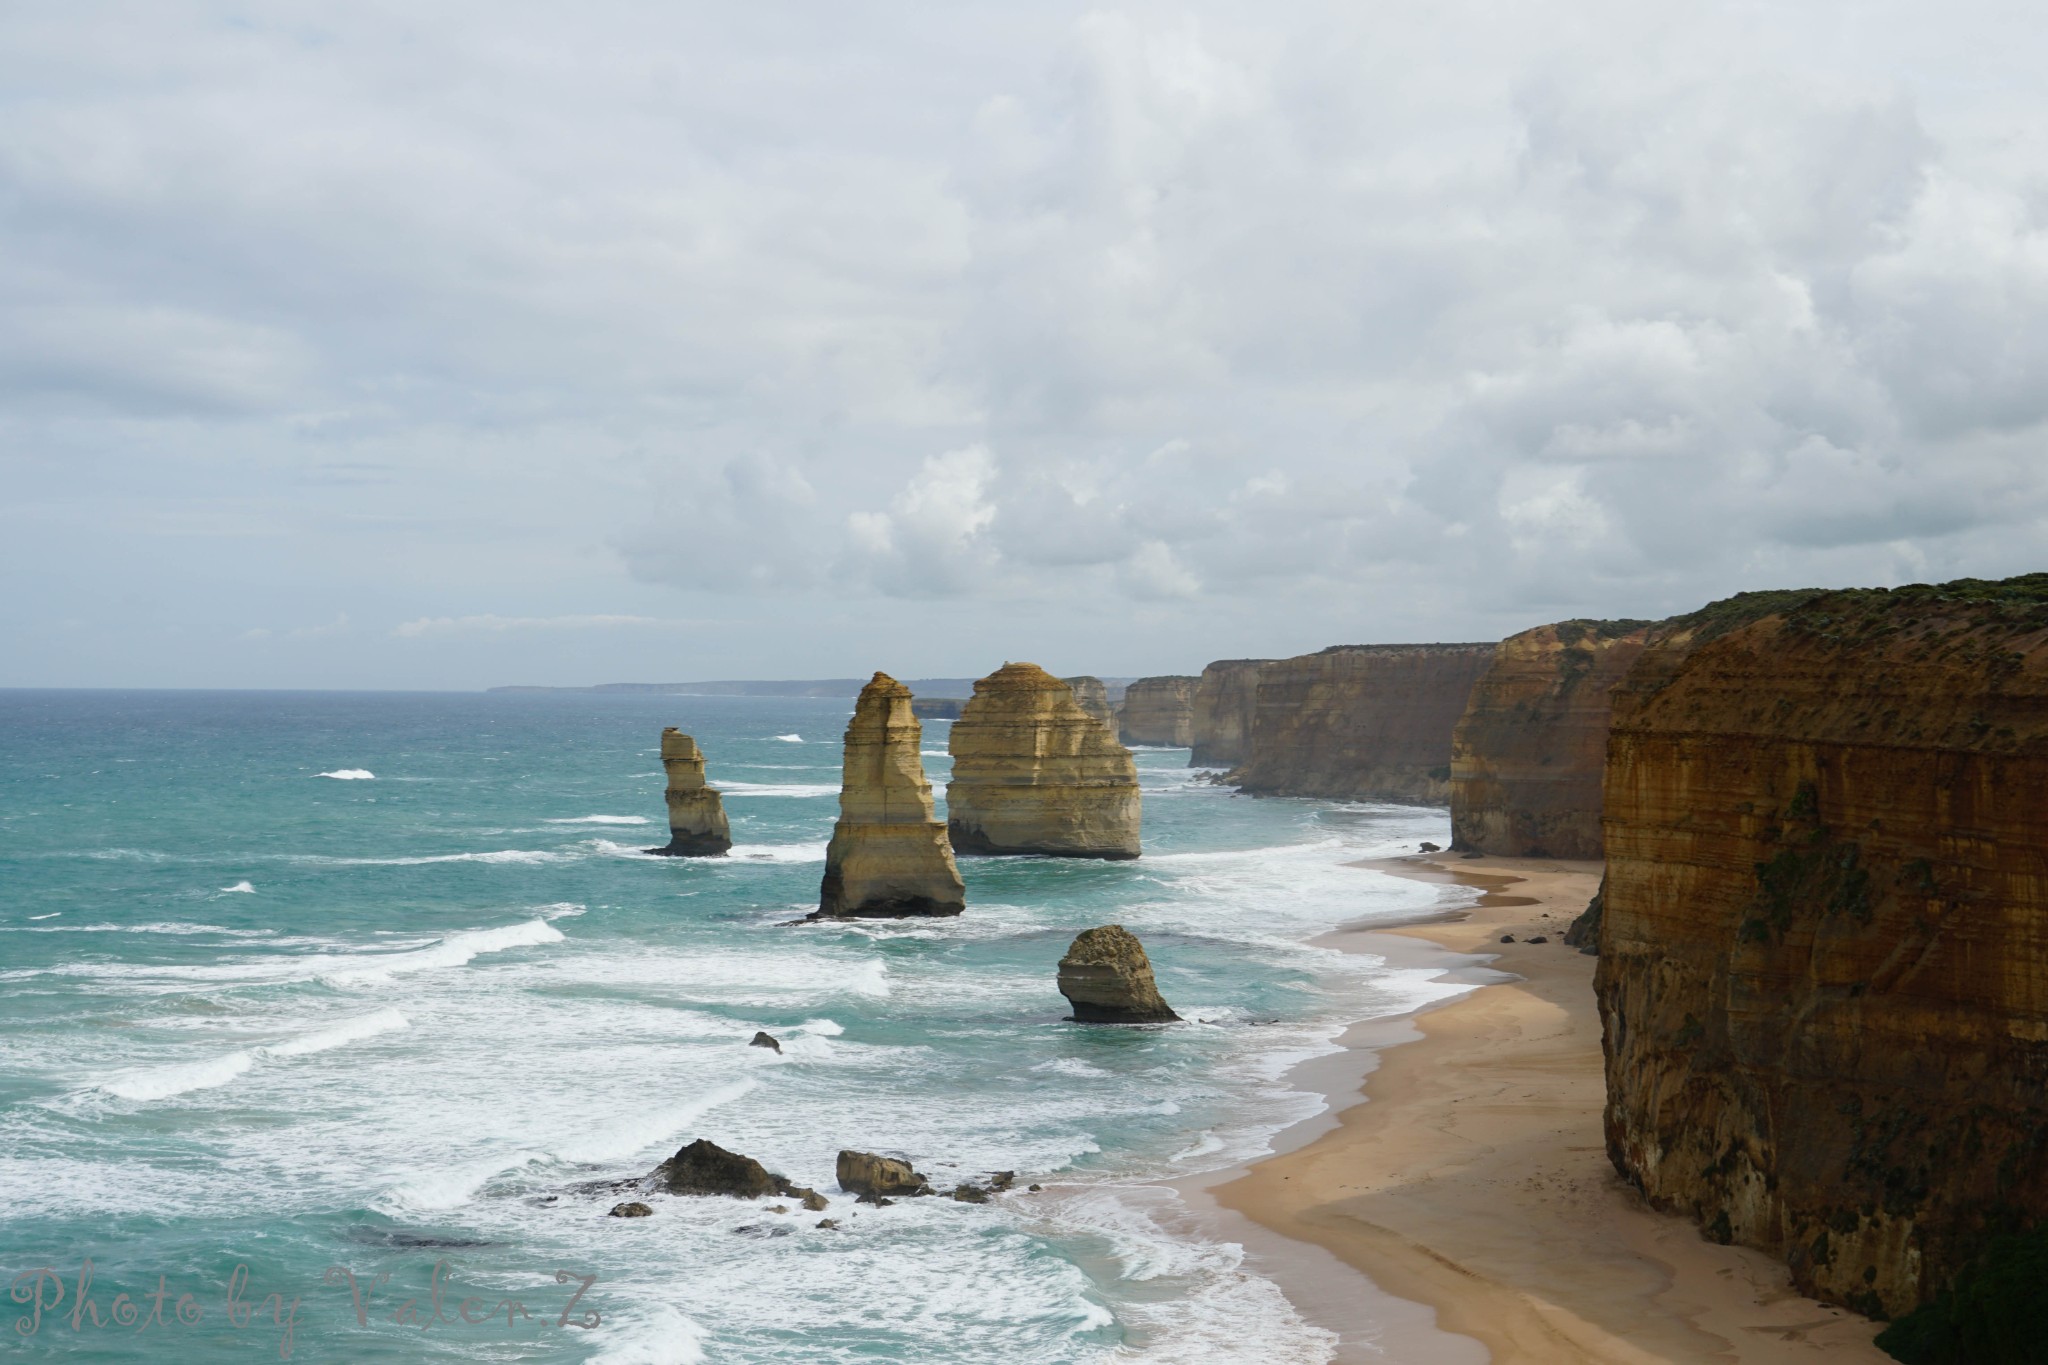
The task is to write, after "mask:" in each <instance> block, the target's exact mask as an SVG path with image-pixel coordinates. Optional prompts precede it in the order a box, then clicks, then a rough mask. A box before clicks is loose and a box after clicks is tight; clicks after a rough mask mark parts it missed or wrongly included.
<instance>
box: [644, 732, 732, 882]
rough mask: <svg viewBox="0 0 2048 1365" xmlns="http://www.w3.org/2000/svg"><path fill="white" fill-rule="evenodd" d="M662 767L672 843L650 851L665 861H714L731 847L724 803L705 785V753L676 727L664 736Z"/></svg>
mask: <svg viewBox="0 0 2048 1365" xmlns="http://www.w3.org/2000/svg"><path fill="white" fill-rule="evenodd" d="M661 766H662V768H663V769H664V770H665V771H666V772H667V773H668V790H667V791H666V792H664V793H663V796H664V798H665V800H666V801H667V803H668V833H669V840H668V843H667V844H666V845H664V846H663V847H661V848H650V849H648V850H647V851H648V852H649V853H658V854H660V855H661V856H663V857H666V858H715V857H717V856H718V855H719V854H721V853H724V852H725V851H726V850H727V849H729V848H731V847H732V832H731V830H730V829H729V828H728V827H727V825H726V820H725V800H724V798H723V797H721V796H720V795H719V793H718V792H717V791H715V790H713V789H712V788H710V787H707V786H706V785H704V752H703V750H701V749H699V748H698V747H697V741H696V740H694V739H692V738H690V736H688V735H686V734H684V733H683V732H682V731H681V730H678V729H676V728H675V727H674V726H673V725H671V726H669V727H668V728H667V729H666V730H663V731H662V732H661Z"/></svg>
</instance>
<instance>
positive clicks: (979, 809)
mask: <svg viewBox="0 0 2048 1365" xmlns="http://www.w3.org/2000/svg"><path fill="white" fill-rule="evenodd" d="M946 743H947V748H948V750H949V751H950V752H951V753H952V755H953V777H952V781H951V782H949V783H948V784H947V786H946V812H947V829H948V831H949V833H950V834H951V837H952V842H953V847H954V849H955V850H956V851H958V852H961V853H1044V854H1051V855H1053V856H1055V857H1061V858H1135V857H1137V856H1138V840H1139V822H1140V805H1139V796H1138V769H1137V765H1136V764H1135V763H1133V762H1132V761H1131V751H1130V750H1128V749H1126V748H1124V746H1123V745H1121V744H1119V743H1117V741H1116V737H1115V736H1114V735H1112V734H1110V732H1109V731H1108V729H1107V728H1105V727H1104V726H1102V725H1101V724H1099V723H1098V722H1097V721H1096V720H1095V718H1094V717H1093V716H1091V715H1089V714H1088V713H1087V712H1086V711H1084V710H1082V709H1081V706H1080V703H1079V702H1078V701H1077V700H1076V698H1075V696H1074V694H1073V692H1072V691H1071V690H1070V689H1069V687H1068V686H1067V684H1066V683H1064V682H1062V681H1061V680H1060V679H1058V678H1055V677H1053V676H1052V675H1051V674H1050V673H1047V672H1046V671H1045V670H1044V669H1042V668H1040V667H1039V666H1038V665H1037V664H1022V663H1012V664H1004V665H1003V666H1002V667H1001V668H999V669H997V670H996V671H995V672H993V673H991V674H989V675H988V676H987V677H986V678H983V679H982V680H981V681H980V682H977V683H976V684H975V685H974V696H973V697H971V698H970V699H969V700H968V702H967V705H966V706H964V707H962V708H961V711H960V719H959V720H957V721H955V722H954V723H953V729H952V733H951V734H950V735H948V737H947V741H946Z"/></svg>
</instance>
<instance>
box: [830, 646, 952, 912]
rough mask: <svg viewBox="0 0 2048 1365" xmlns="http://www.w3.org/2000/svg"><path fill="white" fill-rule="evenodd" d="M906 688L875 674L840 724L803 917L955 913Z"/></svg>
mask: <svg viewBox="0 0 2048 1365" xmlns="http://www.w3.org/2000/svg"><path fill="white" fill-rule="evenodd" d="M923 741H924V730H923V727H922V726H920V725H919V724H918V723H917V717H916V716H914V715H912V714H911V711H910V689H909V688H907V687H905V686H904V685H903V684H902V683H900V682H897V681H896V680H895V679H894V678H892V677H890V676H889V675H888V674H886V673H877V674H875V676H874V678H873V679H872V680H871V681H870V682H869V683H868V685H867V686H866V687H864V688H862V689H861V693H860V700H859V702H858V703H856V704H855V706H854V711H853V719H852V720H851V721H850V722H848V724H847V726H846V757H845V769H844V774H845V775H844V777H843V778H842V780H841V782H840V788H839V823H838V824H837V825H835V826H833V829H832V842H831V843H830V845H828V846H827V848H826V850H825V879H824V881H823V883H822V884H821V885H820V886H819V888H818V909H817V911H816V912H815V913H813V914H812V915H810V916H809V918H811V919H842V918H893V917H901V916H909V915H957V914H959V913H960V912H961V911H962V910H964V909H966V908H967V888H966V885H965V884H964V883H963V882H962V881H961V880H960V869H959V867H958V866H957V865H956V864H955V863H954V862H953V849H952V846H951V845H950V844H949V843H948V842H947V841H946V827H945V826H944V825H942V824H940V823H939V820H938V815H937V812H936V809H935V807H934V806H933V804H932V788H931V783H929V782H927V781H926V780H925V776H924V760H923V759H922V758H920V757H919V754H918V748H919V746H920V745H921V744H922V743H923Z"/></svg>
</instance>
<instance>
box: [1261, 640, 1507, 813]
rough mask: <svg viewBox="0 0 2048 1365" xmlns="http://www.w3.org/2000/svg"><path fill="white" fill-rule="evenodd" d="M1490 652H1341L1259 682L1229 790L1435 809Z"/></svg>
mask: <svg viewBox="0 0 2048 1365" xmlns="http://www.w3.org/2000/svg"><path fill="white" fill-rule="evenodd" d="M1493 652H1494V646H1493V645H1492V644H1457V645H1337V646H1334V647H1332V648H1330V649H1326V650H1323V651H1322V652H1321V653H1319V654H1304V655H1301V656H1300V657H1299V658H1294V659H1280V660H1276V661H1275V662H1272V663H1269V664H1266V665H1265V666H1264V667H1262V668H1261V669H1260V670H1259V673H1258V680H1259V685H1258V703H1257V706H1256V707H1255V708H1254V710H1253V713H1252V727H1251V737H1250V741H1249V743H1248V745H1247V749H1246V754H1245V759H1244V762H1243V764H1242V766H1240V767H1239V768H1238V769H1237V771H1236V772H1234V773H1233V774H1231V779H1230V780H1231V781H1233V782H1235V783H1237V785H1238V787H1239V789H1240V790H1242V791H1245V792H1249V793H1252V794H1254V795H1259V796H1325V797H1345V798H1354V799H1359V800H1376V801H1408V802H1414V803H1417V804H1423V805H1441V804H1443V803H1444V802H1446V801H1448V800H1449V798H1450V790H1451V731H1452V730H1453V729H1455V728H1456V726H1457V723H1458V717H1459V716H1460V715H1462V714H1464V710H1465V701H1466V698H1467V697H1469V696H1470V695H1471V692H1472V687H1473V684H1475V683H1476V682H1478V681H1479V678H1480V676H1481V675H1482V674H1484V673H1485V672H1486V668H1487V665H1488V664H1489V663H1491V662H1492V659H1493Z"/></svg>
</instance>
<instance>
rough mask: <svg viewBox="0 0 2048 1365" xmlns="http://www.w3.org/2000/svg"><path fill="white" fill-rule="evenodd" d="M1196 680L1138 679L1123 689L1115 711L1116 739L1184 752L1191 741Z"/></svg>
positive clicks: (1188, 678)
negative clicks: (1162, 746) (1121, 701)
mask: <svg viewBox="0 0 2048 1365" xmlns="http://www.w3.org/2000/svg"><path fill="white" fill-rule="evenodd" d="M1200 681H1201V679H1199V678H1191V677H1175V676H1168V677H1159V678H1139V679H1138V680H1137V681H1136V682H1134V683H1132V684H1131V685H1130V686H1129V687H1127V688H1125V689H1124V700H1123V705H1122V706H1121V707H1119V708H1118V710H1117V727H1118V730H1119V731H1120V733H1119V734H1118V736H1117V737H1118V738H1119V739H1121V740H1123V742H1124V743H1126V744H1161V745H1166V746H1168V747H1171V748H1175V749H1185V748H1186V747H1187V746H1188V745H1189V744H1190V743H1192V742H1193V738H1194V720H1195V684H1196V683H1198V682H1200Z"/></svg>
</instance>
